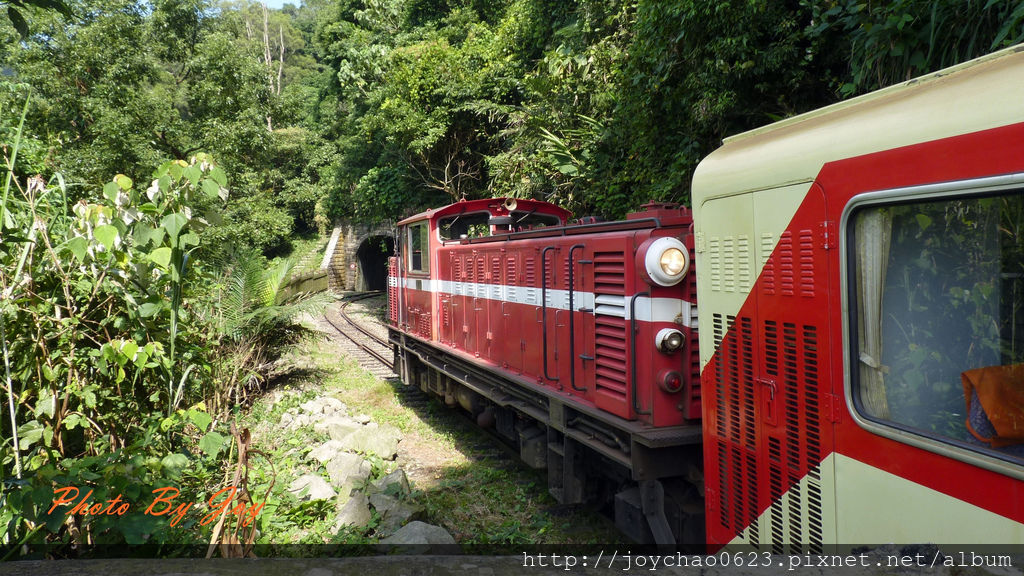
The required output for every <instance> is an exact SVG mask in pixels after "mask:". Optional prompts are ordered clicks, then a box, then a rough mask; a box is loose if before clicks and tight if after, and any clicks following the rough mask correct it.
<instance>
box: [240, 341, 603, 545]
mask: <svg viewBox="0 0 1024 576" xmlns="http://www.w3.org/2000/svg"><path fill="white" fill-rule="evenodd" d="M294 353H296V354H303V355H306V356H308V357H309V358H310V359H311V360H312V361H313V363H314V364H315V365H316V366H317V370H315V371H313V372H307V373H305V374H302V375H301V376H299V377H297V378H294V379H293V380H292V381H288V382H285V383H282V384H281V385H279V386H278V387H276V388H275V390H273V391H271V392H269V393H267V394H266V395H265V396H264V397H263V398H262V399H260V400H259V401H257V402H256V403H255V405H254V406H253V407H252V408H251V410H250V411H249V412H248V414H246V415H245V417H244V419H243V422H244V425H248V426H250V428H252V429H253V430H254V436H255V437H256V445H255V448H257V449H259V450H263V451H265V452H267V454H268V456H269V457H270V460H272V461H273V463H274V466H275V467H276V469H277V471H278V474H279V475H278V478H277V481H276V483H275V485H274V488H273V490H272V493H271V496H270V497H269V498H268V501H267V508H266V512H265V513H264V514H263V515H262V521H263V522H264V524H263V525H261V538H260V542H261V543H264V544H288V546H282V547H281V550H280V552H281V554H282V555H309V554H314V553H316V552H317V549H316V548H315V546H314V545H319V544H325V543H327V544H337V543H345V544H361V543H371V542H375V541H376V540H377V538H378V537H379V535H378V534H376V532H375V529H376V527H377V525H378V522H379V518H377V517H376V515H375V516H374V519H373V520H371V522H370V524H369V525H368V526H366V527H363V528H361V529H355V528H346V529H342V530H340V531H334V530H333V526H334V518H335V510H334V507H333V506H327V505H324V504H322V503H321V504H313V503H308V502H300V501H298V500H297V499H296V498H295V497H294V496H292V495H291V494H288V493H287V490H286V488H287V486H288V484H289V483H291V481H292V480H293V479H295V478H297V477H298V476H300V475H302V474H304V473H306V472H308V471H313V472H315V473H319V474H320V475H321V476H323V477H325V478H326V471H325V470H324V469H323V467H318V466H317V465H316V463H311V462H310V461H308V460H306V459H305V457H304V456H305V455H306V454H307V453H308V452H309V451H310V450H311V449H312V448H313V447H315V446H316V445H317V444H319V443H321V442H323V441H324V440H326V437H325V436H324V435H322V434H317V433H315V432H314V431H313V430H312V427H301V428H298V429H296V430H286V429H285V428H284V427H282V426H279V424H278V423H279V421H280V419H281V417H282V416H283V415H284V414H285V413H286V412H288V411H289V410H292V409H294V408H298V407H299V406H300V405H301V404H303V403H304V402H306V401H308V400H310V399H312V398H314V397H317V396H331V397H334V398H337V399H339V400H341V401H342V402H343V403H345V405H346V406H348V409H349V413H350V414H351V415H359V414H365V415H368V416H370V417H371V418H372V419H373V420H374V421H375V422H377V423H378V424H382V425H383V424H391V425H393V426H395V427H396V428H398V429H399V430H401V431H402V433H403V434H404V439H403V441H402V442H403V443H402V444H400V445H399V446H400V448H399V450H400V452H402V453H403V454H407V455H408V458H409V461H408V462H405V463H404V465H405V466H410V465H423V462H420V461H417V460H416V458H417V455H416V454H415V453H410V452H409V450H410V447H411V446H412V445H415V446H416V447H417V448H418V449H420V450H425V451H428V452H430V454H428V455H429V456H433V457H434V459H435V460H436V462H435V463H436V464H437V466H436V467H435V468H432V470H433V472H432V474H433V476H432V480H431V481H429V482H428V481H420V482H416V481H414V482H413V486H412V487H413V493H412V494H411V495H410V497H409V501H411V502H412V503H414V504H417V505H419V506H421V507H423V510H424V517H423V520H424V521H426V522H429V523H432V524H436V525H439V526H442V527H444V528H445V529H447V530H448V531H449V532H450V533H451V534H452V535H453V536H454V537H455V539H456V541H458V542H460V543H464V544H489V545H493V544H502V545H518V544H615V543H620V542H623V537H622V536H621V535H620V534H619V533H618V532H617V531H616V530H615V529H614V527H613V526H612V524H611V522H610V521H609V520H607V519H605V518H604V517H601V516H599V515H597V514H596V513H594V512H591V511H588V510H586V509H584V508H577V507H566V506H560V505H558V504H557V503H556V502H555V500H554V499H553V498H552V497H551V496H550V495H549V494H548V491H547V477H546V471H543V470H542V471H536V470H532V469H529V468H528V467H526V466H525V465H523V464H521V463H520V462H518V460H517V459H515V458H514V457H513V456H510V455H507V454H506V453H505V452H504V449H503V448H502V447H501V446H500V445H499V444H498V441H497V440H495V439H493V438H489V437H487V436H486V435H485V434H484V433H483V432H481V431H480V430H479V429H478V428H477V427H476V426H475V425H474V424H473V423H471V422H469V420H468V419H467V418H465V417H464V416H462V415H461V414H459V413H457V412H456V411H454V410H452V409H449V408H447V407H445V406H444V405H443V404H442V403H440V402H436V401H427V400H425V399H423V398H422V397H419V396H418V392H413V393H411V394H410V393H407V392H405V391H401V390H398V389H396V386H402V384H400V383H395V382H387V381H382V380H380V379H378V378H376V377H374V376H372V375H371V374H369V373H367V372H366V371H365V370H363V369H362V368H361V367H359V365H358V364H357V363H356V362H355V361H353V360H351V359H349V358H347V357H344V356H342V355H340V354H339V353H338V349H337V347H336V345H335V344H334V343H332V342H331V341H329V340H324V339H310V340H309V341H307V342H305V343H304V344H303V345H302V346H301V347H300V348H299V349H298V350H296V351H295V352H294ZM410 399H414V400H415V401H410ZM274 400H276V401H274ZM271 404H272V405H271ZM368 460H369V461H370V463H371V466H372V469H373V476H372V477H373V478H377V477H380V476H381V475H383V474H386V473H388V472H391V471H392V470H394V469H395V468H396V467H397V466H398V464H397V463H396V462H390V461H382V460H381V459H380V458H374V457H371V458H368ZM255 465H256V469H255V470H254V472H253V476H252V477H251V482H252V484H251V486H252V493H253V494H254V495H258V498H260V499H262V498H263V493H262V492H261V490H265V489H266V487H267V486H268V485H269V479H270V477H271V475H270V474H269V471H268V469H267V464H265V463H264V462H263V461H262V459H258V461H256V462H255ZM296 544H297V546H296ZM306 545H308V546H306Z"/></svg>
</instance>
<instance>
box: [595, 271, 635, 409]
mask: <svg viewBox="0 0 1024 576" xmlns="http://www.w3.org/2000/svg"><path fill="white" fill-rule="evenodd" d="M625 283H626V264H625V253H624V252H595V253H594V301H595V307H594V322H595V350H594V366H595V385H596V387H597V390H598V391H599V392H604V393H605V394H608V395H610V396H612V397H613V398H615V399H616V400H619V401H621V402H623V403H624V402H626V401H627V399H628V380H627V374H628V369H629V366H628V365H627V364H628V359H627V358H626V350H628V349H629V348H628V342H627V323H626V298H625V294H626V288H625Z"/></svg>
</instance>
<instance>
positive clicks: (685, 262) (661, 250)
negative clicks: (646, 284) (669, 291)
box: [644, 237, 690, 286]
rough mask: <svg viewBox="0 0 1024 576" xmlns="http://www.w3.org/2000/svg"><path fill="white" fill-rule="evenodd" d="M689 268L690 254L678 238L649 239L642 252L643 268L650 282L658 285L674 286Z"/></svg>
mask: <svg viewBox="0 0 1024 576" xmlns="http://www.w3.org/2000/svg"><path fill="white" fill-rule="evenodd" d="M689 269H690V256H689V254H688V253H687V250H686V246H683V243H682V242H680V241H679V239H678V238H668V237H665V238H658V239H655V240H653V241H650V244H649V245H648V246H647V251H646V252H645V253H644V270H645V271H646V272H647V277H648V278H650V280H651V282H653V283H654V284H658V285H659V286H675V285H676V284H678V283H679V281H680V280H682V279H683V276H686V272H687V271H688V270H689Z"/></svg>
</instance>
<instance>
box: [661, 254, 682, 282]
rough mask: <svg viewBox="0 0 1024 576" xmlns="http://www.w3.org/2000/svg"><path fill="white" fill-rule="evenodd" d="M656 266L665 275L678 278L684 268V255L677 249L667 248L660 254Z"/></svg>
mask: <svg viewBox="0 0 1024 576" xmlns="http://www.w3.org/2000/svg"><path fill="white" fill-rule="evenodd" d="M658 264H659V265H661V271H662V272H664V273H665V274H668V275H669V276H678V275H679V273H680V272H682V271H683V270H684V269H685V268H686V255H685V254H683V251H682V250H680V249H679V248H669V249H668V250H665V251H664V252H662V253H661V259H660V260H658Z"/></svg>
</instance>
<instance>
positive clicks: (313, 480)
mask: <svg viewBox="0 0 1024 576" xmlns="http://www.w3.org/2000/svg"><path fill="white" fill-rule="evenodd" d="M288 491H289V492H291V493H292V494H295V495H296V496H298V498H299V499H300V500H330V499H331V498H334V497H335V496H336V495H337V494H336V493H335V492H334V489H333V488H331V485H330V484H328V483H327V481H326V480H324V479H323V478H321V477H319V476H317V475H316V474H306V475H304V476H300V477H298V478H296V479H295V481H294V482H292V483H291V484H290V485H289V486H288Z"/></svg>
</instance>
